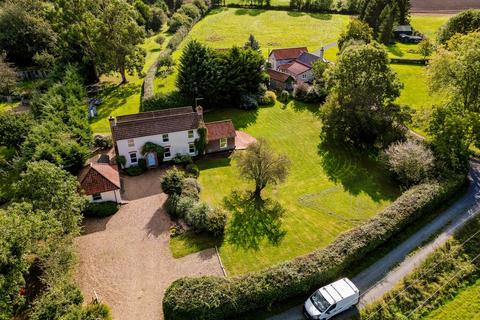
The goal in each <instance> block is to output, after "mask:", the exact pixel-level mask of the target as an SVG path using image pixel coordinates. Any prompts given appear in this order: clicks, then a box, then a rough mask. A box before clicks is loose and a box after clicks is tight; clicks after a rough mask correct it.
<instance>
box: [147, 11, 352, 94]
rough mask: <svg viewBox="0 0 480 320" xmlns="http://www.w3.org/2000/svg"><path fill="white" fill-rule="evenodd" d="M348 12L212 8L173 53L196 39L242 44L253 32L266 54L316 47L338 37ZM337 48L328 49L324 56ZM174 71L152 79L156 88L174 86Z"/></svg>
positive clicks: (214, 43)
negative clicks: (320, 12)
mask: <svg viewBox="0 0 480 320" xmlns="http://www.w3.org/2000/svg"><path fill="white" fill-rule="evenodd" d="M349 19H350V18H349V16H346V15H338V14H313V13H301V12H288V11H275V10H271V11H268V10H260V9H251V10H247V9H235V8H230V9H226V8H221V9H215V10H212V11H211V13H210V14H208V15H207V16H206V17H205V18H203V19H202V20H201V21H199V22H198V23H197V24H196V25H195V26H194V27H193V29H192V30H191V31H190V33H189V35H188V36H187V38H186V39H185V40H184V41H183V43H182V45H181V46H180V48H179V49H178V50H177V51H175V52H174V53H173V58H174V59H178V58H179V57H180V54H181V52H182V48H183V46H184V45H185V44H186V43H188V41H189V40H192V39H196V40H198V41H201V42H202V43H205V44H207V45H209V46H210V47H212V48H230V47H232V46H234V45H237V46H242V45H243V44H244V43H245V42H246V41H247V39H248V36H249V35H250V34H253V35H254V36H255V38H256V39H257V40H258V42H259V43H260V47H261V49H262V53H263V55H264V56H265V57H267V56H268V53H269V52H270V51H271V50H272V49H275V48H287V47H300V46H306V47H307V48H308V50H310V51H315V50H317V49H319V48H320V47H321V46H323V45H326V44H329V43H332V42H335V41H337V38H338V36H339V35H340V32H341V31H342V30H343V29H344V28H345V26H346V25H347V24H348V20H349ZM335 54H336V51H335V50H334V49H331V50H328V55H327V58H331V57H332V56H333V57H334V56H335ZM175 78H176V72H174V73H172V74H171V75H169V76H168V77H166V78H157V79H155V88H156V91H157V92H170V91H172V90H174V89H175Z"/></svg>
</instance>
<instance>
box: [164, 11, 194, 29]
mask: <svg viewBox="0 0 480 320" xmlns="http://www.w3.org/2000/svg"><path fill="white" fill-rule="evenodd" d="M192 22H193V21H192V18H190V17H189V16H187V15H186V14H185V13H180V12H175V13H174V14H173V16H172V17H171V18H170V20H169V21H168V24H169V27H168V30H169V31H170V32H177V31H178V29H180V28H181V27H186V28H190V27H191V25H192Z"/></svg>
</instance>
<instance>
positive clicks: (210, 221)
mask: <svg viewBox="0 0 480 320" xmlns="http://www.w3.org/2000/svg"><path fill="white" fill-rule="evenodd" d="M226 225H227V212H226V211H225V210H224V209H223V208H221V207H215V208H211V209H210V210H209V211H208V213H207V219H206V221H205V230H206V231H207V232H209V233H211V234H212V235H213V236H214V237H221V236H222V235H223V233H224V232H225V226H226Z"/></svg>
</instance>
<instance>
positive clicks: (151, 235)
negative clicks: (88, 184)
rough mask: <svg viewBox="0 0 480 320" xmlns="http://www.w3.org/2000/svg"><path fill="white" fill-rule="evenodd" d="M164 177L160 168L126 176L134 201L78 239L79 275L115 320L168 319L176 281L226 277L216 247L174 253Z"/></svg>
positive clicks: (95, 221) (98, 221) (88, 227)
mask: <svg viewBox="0 0 480 320" xmlns="http://www.w3.org/2000/svg"><path fill="white" fill-rule="evenodd" d="M159 177H160V170H155V171H149V172H148V173H147V174H145V175H142V176H139V177H135V178H132V177H128V178H125V179H123V184H124V186H125V191H126V192H125V194H124V199H127V200H129V203H128V204H126V205H123V206H122V207H121V209H120V210H119V211H118V212H117V213H116V214H115V215H113V216H112V217H108V218H104V219H89V220H87V221H86V223H85V228H84V234H83V235H82V236H80V237H78V238H77V239H76V240H75V244H76V248H77V252H78V255H79V267H78V269H77V275H76V279H77V282H78V284H79V285H80V288H81V289H82V292H83V294H84V296H85V301H90V300H91V298H92V296H93V290H95V292H96V293H97V294H98V296H99V298H100V299H101V300H102V301H103V302H105V303H106V304H108V305H109V306H110V307H111V309H112V312H113V318H114V319H115V320H123V319H125V320H133V319H141V320H153V319H155V320H158V319H163V313H162V299H163V294H164V291H165V289H166V288H167V287H168V286H169V284H170V283H171V282H172V281H174V280H175V279H177V278H180V277H183V276H196V275H218V276H222V275H223V273H222V270H221V267H220V264H219V261H218V258H217V256H216V253H215V249H208V250H204V251H202V252H199V253H195V254H191V255H188V256H186V257H183V258H181V259H174V258H173V257H172V254H171V252H170V249H169V246H168V241H169V227H170V225H171V223H172V221H171V220H170V218H169V217H168V215H167V214H166V213H165V212H164V210H163V209H162V206H163V203H164V201H165V200H166V195H165V194H163V193H161V190H160V187H159V185H160V183H159ZM148 186H150V187H151V188H148ZM152 188H153V190H152ZM142 192H144V194H145V195H146V196H145V197H141V195H142ZM152 193H154V194H153V195H152ZM132 199H133V200H132Z"/></svg>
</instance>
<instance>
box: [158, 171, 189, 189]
mask: <svg viewBox="0 0 480 320" xmlns="http://www.w3.org/2000/svg"><path fill="white" fill-rule="evenodd" d="M184 179H185V175H184V174H183V172H181V171H179V170H178V169H177V168H175V167H174V168H173V169H170V170H167V171H166V172H165V174H164V176H163V177H162V181H161V185H162V190H163V192H165V193H166V194H168V195H169V196H170V195H174V194H176V195H180V194H182V187H183V180H184Z"/></svg>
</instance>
